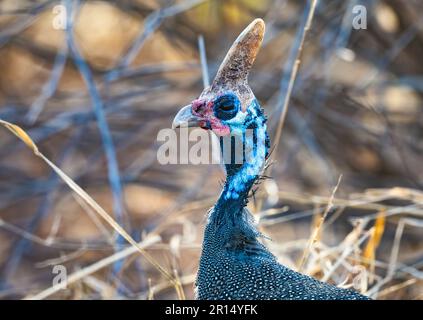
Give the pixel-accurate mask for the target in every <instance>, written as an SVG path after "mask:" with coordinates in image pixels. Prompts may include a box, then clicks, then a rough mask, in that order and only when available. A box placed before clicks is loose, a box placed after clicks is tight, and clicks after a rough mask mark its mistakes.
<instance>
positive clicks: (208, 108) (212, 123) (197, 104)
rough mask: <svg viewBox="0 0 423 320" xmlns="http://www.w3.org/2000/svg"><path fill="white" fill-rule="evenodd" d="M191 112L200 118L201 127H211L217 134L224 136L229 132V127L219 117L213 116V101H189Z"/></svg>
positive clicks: (206, 128)
mask: <svg viewBox="0 0 423 320" xmlns="http://www.w3.org/2000/svg"><path fill="white" fill-rule="evenodd" d="M191 112H192V114H193V115H195V116H197V117H199V118H200V119H201V120H200V127H201V128H202V129H205V130H208V129H211V130H213V132H214V133H215V134H216V135H218V136H226V135H228V134H230V133H231V130H230V128H229V127H228V126H226V125H224V124H223V123H222V121H221V120H220V119H218V118H216V117H215V115H214V112H213V101H209V102H207V101H205V100H201V99H197V100H194V101H193V102H192V103H191Z"/></svg>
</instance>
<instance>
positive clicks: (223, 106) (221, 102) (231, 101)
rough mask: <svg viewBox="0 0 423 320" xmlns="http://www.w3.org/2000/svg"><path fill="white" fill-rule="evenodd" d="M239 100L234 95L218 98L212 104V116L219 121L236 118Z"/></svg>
mask: <svg viewBox="0 0 423 320" xmlns="http://www.w3.org/2000/svg"><path fill="white" fill-rule="evenodd" d="M238 110H239V100H238V98H237V97H236V96H235V95H234V94H228V95H224V96H221V97H219V98H218V99H216V101H215V103H214V114H215V115H216V117H218V118H219V119H221V120H229V119H232V118H233V117H235V116H236V114H237V113H238Z"/></svg>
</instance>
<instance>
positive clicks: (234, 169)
mask: <svg viewBox="0 0 423 320" xmlns="http://www.w3.org/2000/svg"><path fill="white" fill-rule="evenodd" d="M242 127H243V130H242V138H241V137H238V138H240V139H242V140H241V141H242V145H243V146H242V148H241V151H240V149H237V151H234V149H236V148H229V150H228V148H227V147H225V148H224V147H223V143H222V139H221V151H222V153H223V158H224V159H225V152H228V151H229V152H231V157H226V159H227V158H230V160H231V161H228V160H226V162H229V163H225V169H226V173H227V177H226V181H225V184H224V187H223V190H222V193H221V195H220V197H219V199H218V201H217V203H216V205H215V206H214V208H213V209H212V211H211V214H210V216H209V223H208V227H212V226H214V227H219V226H226V227H229V228H236V229H244V228H246V232H253V233H257V231H255V230H254V231H253V230H250V229H251V223H250V222H251V221H250V220H251V219H250V217H248V214H246V211H245V210H244V208H245V206H246V205H247V202H248V194H249V192H250V190H251V188H252V186H253V185H254V182H255V181H256V180H257V178H258V177H259V176H260V174H261V172H262V169H263V166H264V164H265V162H266V157H267V154H268V149H269V144H270V143H269V139H268V136H267V132H266V118H265V116H264V114H263V111H262V109H261V108H260V105H259V104H258V103H257V101H254V102H253V103H252V105H250V107H249V108H248V114H247V116H246V118H245V121H244V124H243V126H242ZM226 138H228V139H230V137H226ZM235 152H238V153H239V152H242V156H240V157H235ZM226 155H227V154H226ZM238 156H239V155H238ZM239 159H241V161H239ZM235 160H238V161H237V162H241V163H238V164H237V163H234V162H235ZM213 229H214V228H213ZM218 229H219V228H218ZM249 230H250V231H249Z"/></svg>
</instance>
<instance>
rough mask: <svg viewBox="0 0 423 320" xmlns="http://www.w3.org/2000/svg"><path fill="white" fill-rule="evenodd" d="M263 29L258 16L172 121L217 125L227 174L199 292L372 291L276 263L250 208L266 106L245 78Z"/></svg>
mask: <svg viewBox="0 0 423 320" xmlns="http://www.w3.org/2000/svg"><path fill="white" fill-rule="evenodd" d="M263 34H264V23H263V21H262V20H261V19H256V20H255V21H253V22H252V23H251V24H250V25H249V26H248V27H247V28H246V29H245V30H244V32H243V33H242V34H241V35H240V37H238V39H237V40H236V41H235V43H234V45H233V46H232V48H231V49H230V50H229V52H228V55H227V56H226V58H225V60H224V62H223V63H222V66H221V67H220V68H219V71H218V72H217V76H216V78H215V79H214V81H213V84H212V85H211V86H210V87H209V88H206V89H205V90H204V92H203V93H202V94H201V95H200V97H199V98H198V99H196V100H194V101H193V102H192V103H191V104H190V105H188V106H186V107H184V108H183V109H182V110H181V111H180V112H179V113H178V114H177V115H176V117H175V120H174V123H173V126H174V127H178V126H180V125H182V123H188V125H189V126H196V127H201V128H203V129H205V130H212V131H213V132H214V133H215V134H216V135H217V136H218V137H219V139H220V146H221V152H222V158H223V160H224V163H223V164H224V167H225V170H226V175H227V178H226V181H225V184H224V186H223V190H222V192H221V194H220V197H219V199H218V200H217V202H216V204H215V206H214V207H213V208H212V209H211V210H210V211H209V213H208V217H207V225H206V228H205V232H204V240H203V246H202V253H201V258H200V265H199V270H198V274H197V280H196V292H197V298H198V299H210V300H215V299H231V300H239V299H300V300H322V299H324V300H332V299H337V300H345V299H346V300H361V299H368V298H367V297H365V296H363V295H360V294H359V293H357V292H355V291H352V290H346V289H340V288H337V287H335V286H333V285H329V284H326V283H323V282H320V281H318V280H316V279H314V278H311V277H309V276H306V275H303V274H300V273H298V272H295V271H293V270H291V269H289V268H287V267H285V266H283V265H281V264H280V263H278V261H277V259H276V258H275V256H274V255H273V254H272V253H271V252H270V251H269V250H268V249H267V248H266V246H265V245H264V244H263V243H262V242H261V238H262V235H261V234H260V232H258V230H257V229H256V228H255V226H254V221H253V218H252V216H251V214H250V213H249V212H248V210H247V209H246V205H247V202H248V197H249V193H250V191H251V188H252V187H253V185H254V184H255V183H256V181H257V180H258V179H259V177H260V176H261V174H262V171H263V167H264V165H265V162H266V159H267V157H268V155H269V147H270V141H269V137H268V134H267V126H266V117H265V114H264V112H263V109H262V108H261V107H260V105H259V103H258V101H257V99H256V98H255V97H254V94H253V93H252V91H251V89H250V88H249V87H248V84H247V76H248V71H249V69H250V68H251V65H252V63H253V62H254V59H255V56H256V54H257V51H258V49H259V47H260V44H261V41H262V38H263ZM238 142H239V143H240V144H239V145H238V144H237V143H238ZM228 146H229V148H228Z"/></svg>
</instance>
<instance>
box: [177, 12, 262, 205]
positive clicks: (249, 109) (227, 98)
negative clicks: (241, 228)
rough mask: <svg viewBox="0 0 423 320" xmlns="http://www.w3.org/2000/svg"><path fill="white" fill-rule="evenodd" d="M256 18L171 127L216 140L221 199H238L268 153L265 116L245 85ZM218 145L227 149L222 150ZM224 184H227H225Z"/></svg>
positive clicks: (254, 49)
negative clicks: (223, 187) (222, 174)
mask: <svg viewBox="0 0 423 320" xmlns="http://www.w3.org/2000/svg"><path fill="white" fill-rule="evenodd" d="M264 29H265V26H264V22H263V20H262V19H256V20H254V21H253V22H252V23H250V25H248V26H247V28H245V30H244V31H243V32H242V33H241V34H240V35H239V37H238V38H237V39H236V40H235V42H234V43H233V45H232V46H231V48H230V49H229V51H228V53H227V55H226V57H225V59H224V60H223V62H222V64H221V66H220V67H219V70H218V71H217V74H216V77H215V79H214V80H213V82H212V84H211V85H210V86H209V87H207V88H205V89H204V91H203V92H202V93H201V95H200V96H199V97H198V98H197V99H195V100H194V101H192V102H191V103H190V104H189V105H187V106H185V107H183V108H182V109H181V110H180V111H179V112H178V114H177V115H176V117H175V119H174V121H173V127H174V128H177V127H181V126H188V127H200V128H203V129H205V130H211V131H213V132H214V133H215V134H216V135H217V136H218V137H219V138H220V145H221V150H222V156H223V157H222V158H223V160H224V165H225V168H226V172H227V175H228V178H230V179H228V180H227V182H228V181H232V183H231V185H230V186H228V190H227V193H226V195H225V198H227V199H228V198H235V199H236V198H239V197H240V193H241V192H245V191H248V190H249V189H250V188H251V184H252V182H253V181H254V180H255V179H256V178H257V177H258V175H259V174H260V171H261V169H262V167H263V164H264V163H265V160H266V157H267V155H268V150H269V139H268V135H267V132H266V117H265V115H264V112H263V110H262V108H261V107H260V105H259V103H258V101H257V100H256V98H255V96H254V93H253V92H252V90H251V88H250V87H249V85H248V74H249V71H250V69H251V67H252V65H253V63H254V60H255V58H256V55H257V53H258V51H259V49H260V46H261V43H262V40H263V36H264ZM224 146H227V147H226V148H225V147H224ZM228 184H229V182H228V183H227V185H228Z"/></svg>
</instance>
